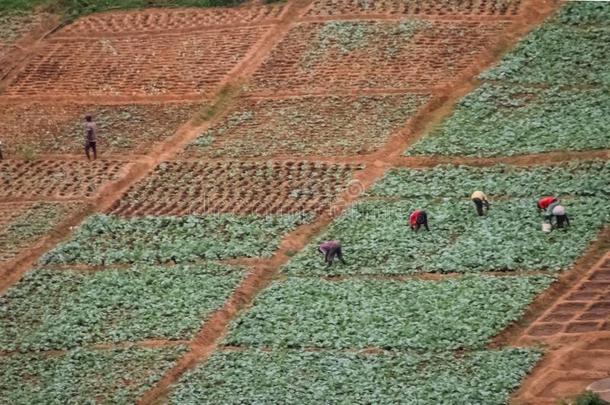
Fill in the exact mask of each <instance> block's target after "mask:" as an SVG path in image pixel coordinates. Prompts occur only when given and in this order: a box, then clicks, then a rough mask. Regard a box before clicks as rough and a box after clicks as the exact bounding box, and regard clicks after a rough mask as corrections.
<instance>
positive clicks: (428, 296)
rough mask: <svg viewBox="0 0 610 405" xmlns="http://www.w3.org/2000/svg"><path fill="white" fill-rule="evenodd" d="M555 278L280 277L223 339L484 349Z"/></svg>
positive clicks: (274, 344) (241, 343)
mask: <svg viewBox="0 0 610 405" xmlns="http://www.w3.org/2000/svg"><path fill="white" fill-rule="evenodd" d="M552 280H553V278H552V277H549V276H528V277H489V276H466V277H460V278H455V279H446V280H442V281H421V280H409V281H380V280H358V279H350V280H344V281H326V280H321V279H315V278H311V279H310V278H304V279H303V278H289V279H287V280H285V281H281V282H275V283H274V284H272V285H271V287H269V288H268V289H267V290H265V291H264V292H263V293H262V294H261V295H260V296H258V298H257V299H256V300H255V302H254V306H253V307H252V308H251V309H250V310H249V311H248V312H246V313H245V314H243V315H242V316H241V317H240V318H239V319H237V320H236V321H235V322H234V323H233V325H232V327H231V330H230V332H229V334H228V336H227V338H226V339H225V343H227V344H229V345H239V346H253V347H265V346H271V347H283V348H296V347H301V348H302V347H321V348H335V349H345V348H366V347H380V348H388V349H434V350H453V349H459V348H481V347H483V346H484V345H485V344H486V343H487V342H488V341H489V339H490V338H491V337H492V336H494V335H495V334H497V333H498V332H499V331H501V330H502V329H503V328H504V327H506V326H507V325H508V324H509V323H510V322H511V321H515V320H517V319H519V317H520V316H521V315H522V314H523V311H524V310H525V307H526V306H527V304H529V302H530V301H531V300H532V299H533V298H534V296H535V295H536V294H538V293H539V292H540V291H542V290H543V289H545V288H546V287H548V286H549V284H550V283H551V282H552Z"/></svg>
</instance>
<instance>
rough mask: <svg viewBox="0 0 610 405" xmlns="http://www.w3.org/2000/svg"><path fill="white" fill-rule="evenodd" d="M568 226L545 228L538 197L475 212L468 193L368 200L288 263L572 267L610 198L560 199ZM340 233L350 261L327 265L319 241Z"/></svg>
mask: <svg viewBox="0 0 610 405" xmlns="http://www.w3.org/2000/svg"><path fill="white" fill-rule="evenodd" d="M563 205H564V206H565V207H566V210H567V212H568V215H569V217H570V221H571V226H570V228H569V230H568V231H567V232H562V231H559V230H558V231H554V232H551V233H549V234H547V233H544V232H542V231H541V222H542V221H543V218H542V216H541V215H540V214H539V213H538V212H537V210H536V199H535V198H532V199H514V200H502V201H497V202H496V201H492V207H491V210H490V211H489V213H488V214H487V215H486V216H484V217H478V216H477V215H476V213H475V210H474V205H473V204H472V202H471V201H470V200H468V199H463V200H460V199H454V200H451V199H442V198H436V199H435V200H431V199H426V200H422V199H413V200H398V201H385V200H380V201H377V200H372V201H371V200H369V201H364V202H361V203H357V204H355V205H354V206H353V207H350V208H349V209H348V210H347V211H346V212H345V213H344V214H343V215H342V216H341V217H339V218H338V219H336V220H335V221H334V222H333V223H332V224H331V225H330V227H329V228H328V230H327V231H326V232H325V233H323V234H322V235H321V236H320V237H318V238H317V240H315V241H314V242H313V243H311V244H310V245H308V246H307V247H306V248H305V249H304V250H303V251H302V252H301V253H299V254H298V255H296V256H295V257H294V258H293V259H292V260H291V261H290V262H289V263H288V264H287V265H286V266H285V267H284V272H286V273H287V274H289V275H306V276H308V275H344V274H414V273H422V272H440V273H449V272H460V273H469V272H483V271H519V270H549V271H557V270H562V269H565V268H567V267H569V266H570V265H571V264H572V263H573V262H574V260H576V259H577V258H578V257H579V256H580V255H581V254H582V252H583V251H584V250H585V249H586V247H587V246H588V244H589V242H590V241H591V240H592V239H594V238H595V237H596V235H597V232H598V230H599V229H600V228H601V226H603V225H604V224H605V223H607V222H608V220H609V219H610V218H609V216H610V204H609V203H608V199H607V197H590V198H586V197H574V198H568V199H564V200H563ZM416 208H418V209H425V210H426V212H427V213H428V221H429V225H430V232H428V231H426V230H425V229H422V230H420V231H419V232H417V233H415V232H412V231H411V230H410V228H409V226H408V216H409V212H411V211H412V210H413V209H416ZM331 239H338V240H340V241H341V242H342V244H343V253H344V255H345V259H346V261H347V265H342V264H339V263H335V265H333V266H332V267H330V268H327V267H326V265H325V264H324V262H323V260H322V256H321V255H320V254H319V253H318V252H317V246H318V244H319V243H320V242H321V241H324V240H331Z"/></svg>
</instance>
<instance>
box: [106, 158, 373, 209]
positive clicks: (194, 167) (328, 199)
mask: <svg viewBox="0 0 610 405" xmlns="http://www.w3.org/2000/svg"><path fill="white" fill-rule="evenodd" d="M361 168H362V166H360V165H344V164H326V163H315V162H306V161H299V162H240V161H229V162H227V161H223V162H207V163H198V162H168V163H163V164H161V165H159V166H158V167H157V168H156V169H155V171H154V172H153V173H152V174H151V175H150V176H148V177H147V178H145V179H144V180H142V181H141V182H140V183H138V184H136V185H134V186H133V187H132V188H130V189H129V190H128V191H127V193H126V194H125V195H124V196H123V198H121V200H119V201H118V202H117V203H116V204H115V205H114V207H113V208H112V209H111V213H113V214H116V215H120V216H127V217H129V216H142V215H192V214H218V213H233V214H257V215H269V214H303V213H309V214H319V213H321V212H323V211H324V210H326V209H328V208H329V206H330V205H331V204H332V203H333V201H334V200H335V199H336V198H337V195H338V194H339V193H341V192H342V191H344V190H345V189H346V188H347V187H348V186H349V181H350V179H351V177H352V174H353V173H354V172H355V171H356V170H359V169H361Z"/></svg>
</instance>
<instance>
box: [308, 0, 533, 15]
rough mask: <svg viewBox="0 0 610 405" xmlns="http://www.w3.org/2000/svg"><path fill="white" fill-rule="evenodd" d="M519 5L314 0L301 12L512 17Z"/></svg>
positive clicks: (500, 0) (515, 0)
mask: <svg viewBox="0 0 610 405" xmlns="http://www.w3.org/2000/svg"><path fill="white" fill-rule="evenodd" d="M520 6H521V0H474V1H461V0H449V1H447V0H375V1H369V0H364V1H363V0H316V1H315V2H314V3H313V6H311V7H310V8H309V10H308V11H307V13H306V14H305V16H306V17H341V16H351V15H390V16H400V15H409V16H416V17H440V18H447V17H459V18H463V17H470V16H473V17H483V18H484V17H491V16H494V17H513V16H515V15H517V14H518V13H519V8H520Z"/></svg>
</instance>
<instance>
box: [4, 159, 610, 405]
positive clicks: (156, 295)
mask: <svg viewBox="0 0 610 405" xmlns="http://www.w3.org/2000/svg"><path fill="white" fill-rule="evenodd" d="M609 180H610V164H609V163H607V162H603V161H589V162H581V163H570V164H561V165H558V166H552V167H551V166H549V167H533V168H515V167H508V166H494V167H488V168H472V167H459V166H446V167H436V168H433V169H421V170H415V169H395V170H391V171H389V172H388V173H387V174H386V176H385V177H384V179H383V180H381V181H380V182H378V183H377V184H376V185H375V186H374V187H373V188H372V189H371V190H370V191H369V193H368V194H369V195H368V196H367V197H366V198H365V199H363V201H361V202H359V203H357V204H356V205H354V206H353V207H352V208H351V209H349V210H347V211H345V213H344V214H343V215H342V216H340V217H339V218H338V219H336V220H335V221H334V222H333V223H332V224H331V225H330V227H329V228H328V229H327V230H326V231H325V232H324V233H323V234H321V235H320V236H319V237H318V239H317V240H315V241H312V244H311V245H310V246H307V247H306V248H305V249H304V250H303V251H301V252H299V253H297V254H296V255H295V256H294V257H293V258H292V259H291V260H290V261H289V262H288V263H287V264H286V265H285V266H284V267H283V268H282V270H281V276H280V277H279V278H278V279H277V280H275V281H274V282H273V283H272V285H271V286H270V287H269V288H267V289H266V290H265V291H263V292H262V293H261V294H260V295H259V296H258V297H257V298H256V299H255V302H254V304H253V306H252V308H251V309H249V310H248V311H246V312H244V313H243V314H241V315H240V316H239V318H238V319H235V320H234V321H233V322H232V323H231V325H230V330H229V332H228V334H227V336H226V337H225V338H224V340H223V341H222V342H221V346H220V348H219V349H218V350H217V352H216V353H215V354H214V355H213V356H212V358H211V359H210V360H209V361H208V362H205V363H202V364H201V365H200V366H199V367H198V368H196V369H195V370H193V371H192V372H189V373H187V374H186V375H185V376H184V377H183V378H182V380H181V381H180V382H179V383H178V386H176V387H175V389H174V390H173V391H172V392H173V393H172V396H171V399H172V401H174V402H176V403H200V402H210V403H214V402H218V401H221V400H222V401H223V402H229V403H231V402H232V403H239V402H243V401H246V402H257V401H258V402H263V403H272V402H274V399H275V398H277V396H278V395H281V396H282V397H283V398H287V399H288V398H292V399H294V400H298V401H301V402H306V403H313V402H318V401H320V400H321V399H322V398H326V399H329V400H331V399H336V400H351V401H356V402H379V401H382V402H392V401H398V400H400V399H403V400H405V399H409V400H412V401H414V402H417V401H421V402H422V403H432V402H435V401H436V402H438V401H441V402H447V403H463V402H460V401H466V402H468V403H475V402H480V403H483V402H484V403H499V402H502V401H504V399H505V398H506V396H507V395H508V393H509V392H510V391H511V390H512V389H514V388H515V386H516V385H518V383H519V381H520V380H521V378H522V377H523V376H524V375H525V374H526V373H527V372H528V370H529V369H530V368H531V367H532V366H533V365H534V363H535V361H536V359H537V358H538V357H539V356H540V352H539V351H537V350H535V349H512V348H505V349H493V350H492V349H487V348H486V347H487V344H488V343H489V342H490V341H491V340H492V339H493V337H494V336H495V335H497V334H498V333H499V332H501V331H502V330H503V329H504V328H505V327H506V326H507V325H508V324H509V323H511V322H512V321H515V320H517V319H518V318H519V317H520V316H521V315H522V314H523V312H524V310H525V308H526V306H527V305H528V304H529V303H530V302H531V301H532V300H533V299H534V297H535V296H536V295H537V294H539V293H540V292H541V291H543V290H544V289H545V288H546V287H548V286H549V285H550V283H552V282H553V280H554V278H555V277H556V276H557V274H558V273H557V272H558V271H559V270H561V269H566V268H568V267H569V266H570V265H571V264H572V263H573V261H574V260H575V259H576V258H577V257H578V256H580V255H581V254H582V253H583V251H584V250H585V249H586V247H587V245H588V243H589V242H590V241H591V240H592V239H594V238H595V235H596V233H597V231H598V230H599V229H600V227H601V226H602V225H603V224H604V223H607V222H608V217H609V216H610V203H609V202H608V194H610V190H608V188H607V185H608V184H610V182H609ZM429 182H433V183H434V184H435V186H434V187H427V188H426V187H420V186H421V185H422V184H427V183H429ZM473 188H484V189H486V190H487V192H488V194H489V196H490V198H491V199H492V207H491V210H490V211H489V213H488V215H487V216H485V217H477V216H476V215H475V214H474V210H473V208H472V207H471V203H470V201H469V200H468V194H469V192H470V190H472V189H473ZM551 190H554V191H557V192H558V193H559V194H560V196H561V197H562V198H563V200H564V203H565V205H566V207H567V208H568V212H569V214H570V215H571V217H572V222H573V225H572V227H571V228H570V230H569V231H568V232H553V233H551V234H550V235H549V234H544V233H542V232H541V230H540V221H541V218H540V217H539V216H538V214H537V212H536V210H535V201H536V197H537V196H539V195H541V194H545V193H548V192H550V191H551ZM413 207H420V208H421V207H423V208H425V209H426V210H427V211H428V212H429V218H430V226H431V231H430V232H419V233H413V232H410V231H409V230H408V227H407V225H406V218H407V214H408V212H409V210H410V209H412V208H413ZM310 219H311V218H309V217H306V216H294V215H286V216H281V215H278V216H274V217H264V218H263V217H256V216H233V215H230V214H219V215H215V216H204V217H194V216H193V217H188V216H187V217H142V218H119V217H113V216H106V215H98V216H93V217H91V218H90V219H89V220H87V221H86V222H85V223H84V224H83V225H82V226H81V227H80V228H79V229H78V230H77V231H76V233H75V234H74V236H73V238H72V239H71V240H69V241H66V242H64V243H62V244H60V245H59V246H58V247H57V248H55V249H54V250H52V251H50V252H49V253H47V254H46V255H44V256H43V257H42V258H41V259H40V262H39V267H38V268H36V269H34V270H32V271H31V272H29V273H28V274H27V275H26V277H25V278H24V279H23V280H22V281H21V282H19V283H18V284H17V285H15V286H14V287H13V288H11V289H10V290H9V291H8V292H7V293H6V294H5V295H4V296H3V297H2V298H1V304H2V312H1V313H0V325H1V328H0V348H1V350H3V351H4V352H6V354H7V355H5V356H2V357H0V362H1V363H2V364H1V366H2V369H3V370H7V372H6V373H5V374H4V377H3V378H2V379H1V381H0V393H1V396H2V397H3V398H9V399H10V401H9V402H10V403H32V402H36V401H37V399H40V398H54V399H57V400H58V401H62V400H69V399H74V398H79V399H81V400H86V399H87V398H91V397H96V398H102V399H104V401H109V402H123V401H131V400H134V399H135V398H137V397H138V396H139V395H141V394H142V393H143V392H144V391H145V390H146V389H147V388H148V387H150V386H151V385H153V384H154V382H155V381H156V380H158V378H159V377H160V375H162V373H163V372H164V371H166V370H167V369H168V368H169V367H170V366H171V365H172V364H173V363H174V362H175V361H176V359H177V358H178V357H179V356H180V355H181V354H183V353H184V351H185V350H186V346H185V345H186V344H187V342H186V341H188V340H189V339H192V338H193V337H194V335H195V334H196V333H197V331H198V330H199V329H200V328H201V325H202V322H203V320H205V319H206V318H208V317H209V315H210V314H211V313H212V312H213V311H214V310H216V309H218V308H220V307H221V306H222V305H223V303H224V302H225V301H226V300H227V298H228V297H229V296H230V294H231V293H232V292H233V291H234V290H235V288H236V287H237V286H238V284H239V283H240V281H241V280H243V277H244V276H245V274H247V273H248V271H249V269H248V268H247V267H243V266H235V265H227V264H222V263H220V262H219V261H223V260H225V259H231V258H243V257H261V258H265V257H270V256H271V255H272V254H273V252H274V251H275V250H276V248H277V246H278V243H279V241H280V239H281V237H282V236H283V235H285V234H286V233H288V232H290V231H291V230H293V229H295V228H296V227H297V226H299V224H302V223H305V222H308V221H310ZM330 238H340V239H341V240H342V242H343V244H344V246H345V255H346V258H347V260H348V264H347V265H345V266H341V265H336V266H334V267H332V268H331V269H330V270H327V269H326V268H324V267H323V263H322V260H321V258H320V257H318V254H317V253H316V251H315V246H316V242H318V241H319V240H324V239H330ZM492 270H493V271H494V273H490V271H492ZM531 270H536V272H531ZM429 272H435V273H451V274H447V275H445V276H443V277H441V278H440V279H419V278H417V277H409V275H417V274H421V273H429ZM496 272H503V274H502V275H500V274H498V273H496ZM461 273H464V274H461ZM331 275H332V276H336V277H329V276H331ZM150 340H170V341H173V342H174V344H172V345H170V346H165V347H159V348H146V347H143V346H142V345H136V346H133V347H130V345H129V344H128V345H126V346H125V345H120V346H118V347H117V348H115V349H109V348H108V347H107V345H108V344H116V343H125V342H134V343H135V342H145V341H150ZM24 362H27V364H28V366H27V367H25V368H24V367H23V364H24ZM83 369H86V370H87V371H86V372H84V371H82V370H83ZM75 379H76V381H79V388H75V387H74V386H73V385H72V384H73V382H74V381H75ZM125 381H129V384H126V383H124V382H125ZM64 386H69V387H71V388H70V389H66V390H64V389H59V387H64Z"/></svg>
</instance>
